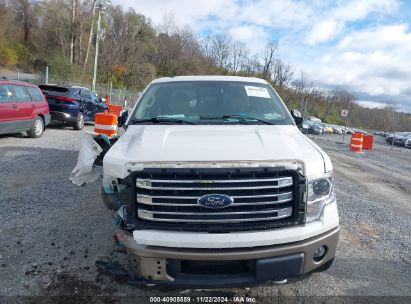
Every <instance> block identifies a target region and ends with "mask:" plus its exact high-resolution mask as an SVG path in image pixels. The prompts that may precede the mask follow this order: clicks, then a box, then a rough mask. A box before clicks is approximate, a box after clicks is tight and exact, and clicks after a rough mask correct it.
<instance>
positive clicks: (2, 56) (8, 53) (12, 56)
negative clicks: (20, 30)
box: [0, 43, 19, 67]
mask: <svg viewBox="0 0 411 304" xmlns="http://www.w3.org/2000/svg"><path fill="white" fill-rule="evenodd" d="M18 60H19V56H18V52H17V51H16V49H15V48H13V47H12V46H11V45H10V44H9V43H2V44H0V65H3V66H6V67H13V66H15V65H16V64H17V63H18Z"/></svg>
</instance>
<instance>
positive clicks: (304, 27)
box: [112, 0, 411, 112]
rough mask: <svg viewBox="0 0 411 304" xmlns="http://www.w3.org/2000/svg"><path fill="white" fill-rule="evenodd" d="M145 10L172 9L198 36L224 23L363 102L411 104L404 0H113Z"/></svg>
mask: <svg viewBox="0 0 411 304" xmlns="http://www.w3.org/2000/svg"><path fill="white" fill-rule="evenodd" d="M112 2H113V3H114V4H121V5H122V6H123V7H125V8H128V7H132V8H134V9H135V10H136V11H137V12H139V13H141V14H143V15H145V16H147V17H149V18H150V19H151V20H152V23H153V25H158V24H161V23H162V22H163V20H164V16H165V15H167V14H173V15H174V16H175V17H176V19H177V21H178V22H179V23H180V24H181V25H184V24H188V25H189V26H190V27H191V28H192V29H193V30H194V31H195V32H196V33H197V34H198V36H199V37H204V36H207V35H208V34H210V33H217V32H220V31H228V32H229V33H230V34H231V35H232V36H233V38H234V39H235V40H239V41H243V42H244V43H246V45H247V46H248V48H249V49H250V50H251V51H252V52H253V53H259V52H261V50H262V49H263V48H264V45H265V44H266V43H267V42H269V41H278V43H279V52H280V57H281V58H282V59H283V60H284V61H285V62H287V63H289V64H291V65H292V66H294V68H295V70H296V71H302V72H304V73H306V75H307V76H308V78H309V79H310V80H313V81H316V82H318V83H319V84H320V85H321V86H322V87H324V88H333V87H338V88H345V89H347V90H349V91H351V92H353V93H354V94H355V95H356V96H357V98H358V99H359V100H360V103H362V104H363V105H364V106H367V107H374V106H379V104H378V103H377V102H379V101H392V102H393V103H396V104H398V106H399V108H400V109H401V110H403V111H407V112H411V1H399V0H345V1H320V0H311V1H308V0H307V1H296V0H254V1H253V0H248V1H247V0H195V1H194V0H145V1H143V0H112Z"/></svg>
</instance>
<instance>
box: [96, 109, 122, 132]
mask: <svg viewBox="0 0 411 304" xmlns="http://www.w3.org/2000/svg"><path fill="white" fill-rule="evenodd" d="M94 132H95V133H99V134H106V135H107V136H109V137H111V136H113V135H116V134H117V115H116V114H113V113H109V112H108V111H104V112H103V113H96V117H95V123H94Z"/></svg>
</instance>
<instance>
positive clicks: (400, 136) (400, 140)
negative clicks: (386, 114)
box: [394, 132, 411, 146]
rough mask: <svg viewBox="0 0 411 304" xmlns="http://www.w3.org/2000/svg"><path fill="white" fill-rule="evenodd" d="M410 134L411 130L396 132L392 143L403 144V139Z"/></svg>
mask: <svg viewBox="0 0 411 304" xmlns="http://www.w3.org/2000/svg"><path fill="white" fill-rule="evenodd" d="M410 136H411V132H397V134H395V136H394V145H397V146H404V145H405V141H406V140H407V139H408V138H409V137H410Z"/></svg>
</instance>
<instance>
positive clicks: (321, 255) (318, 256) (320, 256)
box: [313, 246, 327, 262]
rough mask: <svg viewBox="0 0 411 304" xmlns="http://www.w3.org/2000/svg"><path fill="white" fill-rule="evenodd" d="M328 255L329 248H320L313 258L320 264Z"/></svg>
mask: <svg viewBox="0 0 411 304" xmlns="http://www.w3.org/2000/svg"><path fill="white" fill-rule="evenodd" d="M326 253H327V247H325V246H321V247H320V248H318V249H317V250H316V251H315V252H314V256H313V260H314V262H320V261H321V260H322V259H323V258H324V256H325V254H326Z"/></svg>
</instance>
